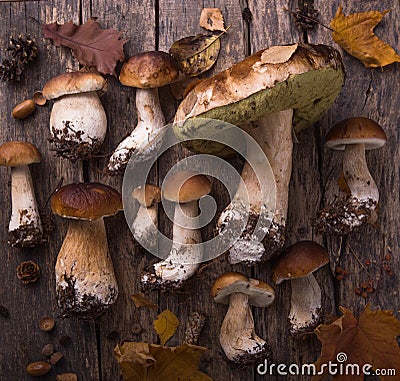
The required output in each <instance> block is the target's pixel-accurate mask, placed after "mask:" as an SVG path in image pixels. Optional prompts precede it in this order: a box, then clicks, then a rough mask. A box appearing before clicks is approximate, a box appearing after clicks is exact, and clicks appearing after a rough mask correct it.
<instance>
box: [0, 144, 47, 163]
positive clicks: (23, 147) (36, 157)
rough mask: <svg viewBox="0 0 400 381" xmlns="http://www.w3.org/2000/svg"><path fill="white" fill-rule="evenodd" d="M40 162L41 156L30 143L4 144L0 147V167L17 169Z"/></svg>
mask: <svg viewBox="0 0 400 381" xmlns="http://www.w3.org/2000/svg"><path fill="white" fill-rule="evenodd" d="M41 161H42V155H41V154H40V152H39V150H38V149H37V148H36V147H35V146H34V145H33V144H31V143H28V142H6V143H3V144H2V145H1V146H0V165H3V166H5V167H19V166H21V165H29V164H33V163H40V162H41Z"/></svg>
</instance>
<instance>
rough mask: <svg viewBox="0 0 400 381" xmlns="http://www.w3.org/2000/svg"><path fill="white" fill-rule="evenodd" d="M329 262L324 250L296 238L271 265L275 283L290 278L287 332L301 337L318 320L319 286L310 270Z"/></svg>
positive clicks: (319, 311)
mask: <svg viewBox="0 0 400 381" xmlns="http://www.w3.org/2000/svg"><path fill="white" fill-rule="evenodd" d="M328 263H329V255H328V252H327V251H326V250H325V249H324V248H323V247H322V246H321V245H319V244H318V243H316V242H313V241H300V242H297V243H295V244H294V245H291V246H289V247H287V248H286V249H285V251H284V252H283V253H282V254H281V255H280V256H279V257H277V258H276V260H275V261H274V262H273V264H272V274H273V280H274V282H275V283H276V284H280V283H282V282H283V281H284V280H290V285H291V289H292V294H291V299H290V314H289V322H290V333H291V335H292V336H293V337H301V336H302V335H303V334H305V333H307V332H310V331H312V330H313V329H314V328H315V327H316V326H317V325H318V323H319V322H320V317H321V307H322V301H321V288H320V286H319V284H318V282H317V280H316V279H315V277H314V275H313V273H314V272H315V271H317V270H318V269H320V268H321V267H323V266H325V265H326V264H328Z"/></svg>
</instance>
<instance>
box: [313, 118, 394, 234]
mask: <svg viewBox="0 0 400 381" xmlns="http://www.w3.org/2000/svg"><path fill="white" fill-rule="evenodd" d="M386 140H387V137H386V134H385V132H384V131H383V129H382V128H381V126H379V124H377V123H376V122H374V121H372V120H370V119H368V118H362V117H355V118H348V119H345V120H342V121H341V122H339V123H338V124H336V125H335V126H334V127H332V129H331V130H330V131H329V133H328V135H327V136H326V146H327V147H329V148H331V149H334V150H344V155H343V171H342V175H343V179H344V181H345V184H346V189H348V191H349V194H348V195H347V194H346V195H345V196H344V197H338V198H337V199H336V200H335V201H333V203H331V204H330V205H328V206H327V207H326V208H324V209H323V210H321V211H319V212H318V217H317V220H316V222H315V224H314V225H315V226H316V228H317V229H318V230H319V231H321V232H323V233H326V234H333V235H345V234H348V233H350V232H351V231H352V230H353V229H354V228H355V227H356V226H360V225H362V224H363V223H364V222H366V221H367V220H368V219H369V217H370V216H371V214H372V212H373V211H374V210H375V208H376V206H377V204H378V201H379V190H378V187H377V185H376V183H375V181H374V179H373V177H372V176H371V173H370V172H369V170H368V165H367V161H366V158H365V150H372V149H375V148H379V147H382V146H383V145H384V144H385V143H386Z"/></svg>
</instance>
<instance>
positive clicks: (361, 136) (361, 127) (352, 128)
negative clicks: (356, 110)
mask: <svg viewBox="0 0 400 381" xmlns="http://www.w3.org/2000/svg"><path fill="white" fill-rule="evenodd" d="M386 140H387V136H386V134H385V131H383V129H382V127H381V126H380V125H379V124H378V123H376V122H374V121H373V120H371V119H368V118H363V117H354V118H348V119H344V120H342V121H341V122H339V123H337V124H336V125H335V126H333V127H332V128H331V130H330V131H329V132H328V135H327V136H326V146H327V147H329V148H332V149H335V150H344V149H345V146H346V145H347V144H365V149H375V148H379V147H382V146H383V145H384V144H385V143H386Z"/></svg>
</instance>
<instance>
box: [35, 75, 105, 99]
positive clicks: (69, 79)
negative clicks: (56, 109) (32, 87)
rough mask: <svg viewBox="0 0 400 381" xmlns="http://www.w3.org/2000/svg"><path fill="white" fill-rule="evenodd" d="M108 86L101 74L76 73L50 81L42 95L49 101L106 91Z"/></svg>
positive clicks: (59, 76)
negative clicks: (72, 95)
mask: <svg viewBox="0 0 400 381" xmlns="http://www.w3.org/2000/svg"><path fill="white" fill-rule="evenodd" d="M106 86H107V81H106V79H105V78H104V77H103V76H102V75H100V74H99V73H93V72H81V71H74V72H72V73H64V74H61V75H58V76H57V77H54V78H53V79H51V80H50V81H48V82H47V83H46V84H45V85H44V87H43V90H42V95H43V97H44V98H46V99H48V100H49V99H55V98H59V97H61V96H63V95H70V94H79V93H87V92H90V91H104V90H105V89H106Z"/></svg>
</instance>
